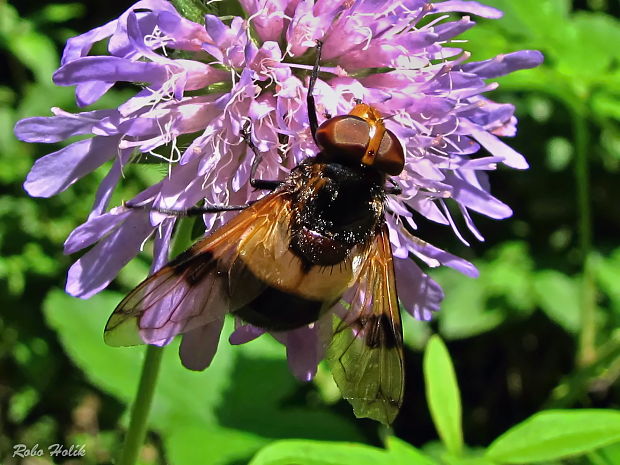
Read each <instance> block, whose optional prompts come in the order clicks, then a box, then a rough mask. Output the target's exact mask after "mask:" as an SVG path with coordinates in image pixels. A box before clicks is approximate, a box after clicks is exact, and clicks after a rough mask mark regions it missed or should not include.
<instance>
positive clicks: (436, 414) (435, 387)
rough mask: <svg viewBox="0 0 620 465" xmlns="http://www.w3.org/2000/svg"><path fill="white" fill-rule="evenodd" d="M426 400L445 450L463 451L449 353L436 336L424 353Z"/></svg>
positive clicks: (458, 395) (458, 398)
mask: <svg viewBox="0 0 620 465" xmlns="http://www.w3.org/2000/svg"><path fill="white" fill-rule="evenodd" d="M424 379H425V382H426V399H427V401H428V405H429V409H430V412H431V416H432V418H433V422H434V423H435V428H436V429H437V432H438V433H439V436H440V437H441V440H442V441H443V443H444V444H445V445H446V448H447V449H448V451H450V452H451V453H453V454H459V453H460V452H461V449H462V448H463V432H462V426H461V397H460V392H459V387H458V384H457V380H456V374H455V373H454V366H453V365H452V360H450V354H449V353H448V349H447V348H446V346H445V344H444V343H443V341H442V340H441V339H440V338H439V336H437V335H435V336H432V337H431V339H430V340H429V341H428V345H427V346H426V352H425V353H424Z"/></svg>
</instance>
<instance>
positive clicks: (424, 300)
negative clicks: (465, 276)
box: [394, 258, 444, 321]
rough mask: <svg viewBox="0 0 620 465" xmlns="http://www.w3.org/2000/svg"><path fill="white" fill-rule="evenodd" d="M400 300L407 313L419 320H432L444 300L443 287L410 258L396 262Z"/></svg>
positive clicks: (397, 288) (397, 287)
mask: <svg viewBox="0 0 620 465" xmlns="http://www.w3.org/2000/svg"><path fill="white" fill-rule="evenodd" d="M394 268H395V271H396V290H397V291H398V298H399V300H400V301H401V302H402V305H403V307H404V308H405V310H407V312H409V313H410V314H411V316H413V317H414V318H416V319H418V320H424V321H427V320H430V319H431V318H432V314H433V312H436V311H438V310H439V307H440V306H441V301H442V300H443V298H444V293H443V290H442V289H441V286H440V285H439V284H437V282H435V281H434V280H433V279H432V278H431V277H430V276H428V275H427V274H425V273H423V272H422V270H421V269H420V268H419V267H418V266H417V265H416V264H415V263H414V261H413V260H411V259H410V258H406V259H396V260H394Z"/></svg>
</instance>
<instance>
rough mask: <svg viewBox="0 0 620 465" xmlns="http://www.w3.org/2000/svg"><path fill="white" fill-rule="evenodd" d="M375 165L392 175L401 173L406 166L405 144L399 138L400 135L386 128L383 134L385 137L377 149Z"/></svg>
mask: <svg viewBox="0 0 620 465" xmlns="http://www.w3.org/2000/svg"><path fill="white" fill-rule="evenodd" d="M373 166H374V167H375V168H377V169H378V170H381V171H383V172H384V173H387V174H389V175H391V176H396V175H398V174H400V173H401V171H402V170H403V168H404V167H405V153H404V152H403V146H402V144H401V143H400V141H399V140H398V137H396V136H395V135H394V133H393V132H392V131H390V130H388V129H386V130H385V134H383V139H381V144H380V145H379V150H377V155H376V156H375V162H374V163H373Z"/></svg>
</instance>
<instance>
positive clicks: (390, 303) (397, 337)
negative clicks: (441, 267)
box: [327, 224, 404, 425]
mask: <svg viewBox="0 0 620 465" xmlns="http://www.w3.org/2000/svg"><path fill="white" fill-rule="evenodd" d="M345 296H348V297H350V299H347V300H348V301H349V302H350V306H349V308H348V310H347V311H346V312H345V313H344V314H343V315H342V320H337V321H336V324H335V329H334V336H333V339H332V342H331V344H330V345H329V347H328V349H327V360H328V362H329V365H330V368H331V371H332V374H333V376H334V380H335V381H336V384H337V385H338V387H339V388H340V391H341V392H342V395H343V397H344V398H345V399H347V400H348V401H349V402H350V403H351V405H352V406H353V411H354V413H355V415H356V416H357V417H368V418H372V419H374V420H377V421H380V422H381V423H384V424H388V425H389V424H390V423H392V422H393V421H394V418H395V417H396V415H397V414H398V411H399V409H400V406H401V405H402V400H403V393H404V365H403V338H402V327H401V321H400V312H399V308H398V299H397V295H396V284H395V279H394V265H393V263H392V249H391V247H390V241H389V237H388V229H387V226H386V225H385V224H384V225H383V227H382V229H381V231H380V232H379V233H378V234H377V236H376V237H375V239H374V242H373V243H372V244H371V245H370V248H369V249H368V250H367V251H366V257H365V261H364V265H363V267H362V269H361V272H360V275H359V279H358V281H357V282H356V284H355V285H354V286H353V287H352V288H351V289H350V290H349V291H347V294H345Z"/></svg>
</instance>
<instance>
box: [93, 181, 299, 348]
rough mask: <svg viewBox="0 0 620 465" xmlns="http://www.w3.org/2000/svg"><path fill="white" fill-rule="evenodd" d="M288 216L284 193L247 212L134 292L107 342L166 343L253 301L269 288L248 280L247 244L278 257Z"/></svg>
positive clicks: (118, 312)
mask: <svg viewBox="0 0 620 465" xmlns="http://www.w3.org/2000/svg"><path fill="white" fill-rule="evenodd" d="M289 217H290V200H289V199H288V196H287V193H286V192H282V191H281V192H275V193H273V194H269V195H267V196H266V197H264V198H263V199H261V200H259V201H258V202H256V203H255V204H253V205H252V206H250V207H248V208H247V209H246V210H243V211H242V212H241V213H239V215H237V216H236V217H235V218H233V219H232V220H231V221H230V222H228V223H227V224H226V225H224V226H223V227H221V228H220V229H218V230H216V231H215V232H214V233H213V234H211V235H210V236H207V237H205V238H204V239H202V240H200V241H199V242H197V243H196V244H195V245H194V246H193V247H191V248H190V249H189V250H187V251H186V252H184V253H182V254H181V255H179V256H178V257H177V258H175V259H174V260H172V261H171V262H170V263H168V264H167V265H166V266H164V267H163V268H162V269H161V270H159V271H157V272H156V273H155V274H153V275H152V276H150V277H148V278H147V279H146V280H144V281H143V282H142V283H141V284H139V285H138V286H137V287H136V288H135V289H134V290H133V291H131V292H130V293H129V295H127V297H125V298H124V299H123V300H122V301H121V303H120V304H119V305H118V306H117V307H116V309H115V310H114V313H113V314H112V316H111V317H110V319H109V320H108V323H107V325H106V328H105V333H104V339H105V341H106V343H107V344H109V345H113V346H126V345H136V344H144V343H145V342H146V343H149V344H166V343H167V342H168V341H169V340H170V339H171V338H172V337H174V336H175V335H177V334H179V333H186V332H189V331H191V330H193V329H196V328H199V327H201V326H204V325H206V324H208V323H210V322H212V321H214V320H217V319H221V318H223V316H224V314H226V313H227V312H229V311H233V310H235V309H237V308H239V307H240V306H242V305H244V304H246V303H247V302H249V301H250V300H252V299H253V298H254V297H256V296H257V295H258V294H259V293H260V292H262V290H263V289H264V287H265V285H264V284H263V283H262V282H260V281H259V280H256V279H254V280H249V279H245V278H247V277H251V276H252V274H251V273H250V272H248V270H247V269H246V268H245V266H244V264H243V261H242V260H241V259H242V258H243V257H241V255H242V254H243V253H244V246H243V245H244V244H246V243H250V244H255V243H261V244H264V247H265V248H266V249H267V250H270V251H271V253H272V254H274V253H279V252H278V250H277V249H276V246H275V245H274V244H275V243H278V242H279V241H281V240H283V239H282V237H281V235H280V234H278V233H279V232H281V231H282V228H281V227H279V226H278V225H280V224H282V223H286V224H288V218H289ZM279 247H280V248H281V247H282V246H281V245H280V246H279ZM263 250H264V249H263Z"/></svg>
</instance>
